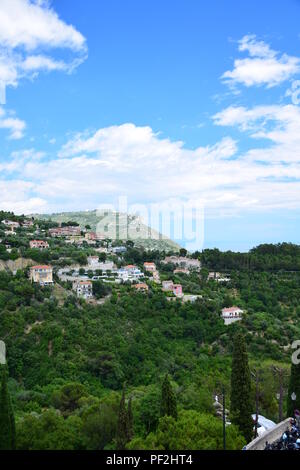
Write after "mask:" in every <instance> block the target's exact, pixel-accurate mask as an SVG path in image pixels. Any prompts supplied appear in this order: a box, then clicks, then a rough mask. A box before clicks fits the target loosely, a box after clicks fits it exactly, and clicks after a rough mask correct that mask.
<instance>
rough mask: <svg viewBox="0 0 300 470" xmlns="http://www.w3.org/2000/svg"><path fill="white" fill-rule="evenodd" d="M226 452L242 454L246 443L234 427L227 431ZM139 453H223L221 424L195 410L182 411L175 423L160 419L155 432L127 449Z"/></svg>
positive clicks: (132, 442)
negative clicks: (208, 451)
mask: <svg viewBox="0 0 300 470" xmlns="http://www.w3.org/2000/svg"><path fill="white" fill-rule="evenodd" d="M226 431H227V432H226V437H227V449H228V450H241V449H242V448H243V446H244V445H245V443H246V441H245V439H244V437H243V436H242V435H241V433H240V432H239V429H238V428H237V427H236V426H235V425H231V426H229V427H228V428H227V430H226ZM127 448H128V449H137V450H158V449H163V450H222V448H223V430H222V420H220V419H218V418H216V417H214V416H212V415H207V414H201V413H198V412H197V411H194V410H182V411H180V412H179V414H178V419H177V420H175V419H174V418H173V417H171V416H165V417H163V418H161V419H160V421H159V426H158V429H157V431H156V432H154V433H150V434H149V435H148V436H147V437H146V438H145V439H141V438H140V437H137V438H135V439H133V440H132V441H131V442H130V443H129V444H128V445H127Z"/></svg>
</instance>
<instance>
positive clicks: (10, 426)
mask: <svg viewBox="0 0 300 470" xmlns="http://www.w3.org/2000/svg"><path fill="white" fill-rule="evenodd" d="M0 379H1V386H0V387H1V388H0V450H13V449H15V447H16V431H15V417H14V413H13V408H12V404H11V399H10V395H9V392H8V388H7V371H6V367H4V366H0Z"/></svg>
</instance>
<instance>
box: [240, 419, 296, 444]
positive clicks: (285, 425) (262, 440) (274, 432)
mask: <svg viewBox="0 0 300 470" xmlns="http://www.w3.org/2000/svg"><path fill="white" fill-rule="evenodd" d="M290 420H291V418H288V419H286V420H285V421H282V422H281V423H279V424H277V426H275V428H273V429H271V430H270V431H267V432H266V433H265V434H263V435H262V436H261V437H257V438H256V439H254V441H252V442H250V444H248V445H247V446H246V450H264V449H265V447H266V442H267V441H268V442H269V444H272V443H273V442H276V441H277V440H278V439H280V438H281V436H282V434H283V433H284V432H285V431H287V430H288V429H290Z"/></svg>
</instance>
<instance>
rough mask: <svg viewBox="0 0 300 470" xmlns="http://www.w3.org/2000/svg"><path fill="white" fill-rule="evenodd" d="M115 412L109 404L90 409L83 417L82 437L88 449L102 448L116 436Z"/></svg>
mask: <svg viewBox="0 0 300 470" xmlns="http://www.w3.org/2000/svg"><path fill="white" fill-rule="evenodd" d="M116 430H117V414H116V412H115V410H114V409H113V407H112V406H110V405H109V404H106V403H104V404H101V406H100V408H98V409H93V408H92V409H91V411H90V412H88V413H87V414H86V415H85V417H84V418H83V429H82V433H83V436H84V437H83V439H84V442H85V443H86V448H87V449H88V450H103V449H104V448H105V446H107V445H108V444H110V443H111V442H112V440H113V439H114V437H115V436H116Z"/></svg>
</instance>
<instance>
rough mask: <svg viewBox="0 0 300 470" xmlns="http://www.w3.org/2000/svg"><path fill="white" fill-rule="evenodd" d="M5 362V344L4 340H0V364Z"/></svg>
mask: <svg viewBox="0 0 300 470" xmlns="http://www.w3.org/2000/svg"><path fill="white" fill-rule="evenodd" d="M5 364H6V346H5V343H4V341H1V340H0V365H2V366H4V365H5Z"/></svg>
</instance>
